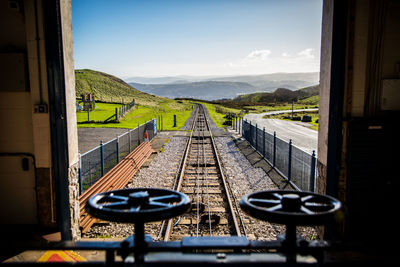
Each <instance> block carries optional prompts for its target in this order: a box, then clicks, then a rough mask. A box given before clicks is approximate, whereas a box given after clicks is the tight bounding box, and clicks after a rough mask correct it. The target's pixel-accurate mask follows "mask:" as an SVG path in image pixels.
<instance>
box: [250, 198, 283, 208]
mask: <svg viewBox="0 0 400 267" xmlns="http://www.w3.org/2000/svg"><path fill="white" fill-rule="evenodd" d="M249 202H250V203H251V204H254V205H257V206H267V207H268V206H271V205H277V204H280V203H281V201H280V200H277V199H256V198H252V199H249Z"/></svg>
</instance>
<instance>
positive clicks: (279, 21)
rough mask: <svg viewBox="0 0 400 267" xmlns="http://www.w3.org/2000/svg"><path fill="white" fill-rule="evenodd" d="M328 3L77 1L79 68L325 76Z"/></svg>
mask: <svg viewBox="0 0 400 267" xmlns="http://www.w3.org/2000/svg"><path fill="white" fill-rule="evenodd" d="M321 17H322V0H275V1H269V0H210V1H209V0H201V1H192V0H181V1H177V0H176V1H174V0H159V1H156V0H142V1H128V0H126V1H122V0H112V1H111V0H108V1H102V0H72V23H73V34H74V58H75V68H77V69H78V68H90V69H95V70H100V71H104V72H107V73H110V74H114V75H117V76H118V77H121V78H125V77H129V76H174V75H240V74H264V73H273V72H310V71H319V56H320V43H321V41H320V39H321Z"/></svg>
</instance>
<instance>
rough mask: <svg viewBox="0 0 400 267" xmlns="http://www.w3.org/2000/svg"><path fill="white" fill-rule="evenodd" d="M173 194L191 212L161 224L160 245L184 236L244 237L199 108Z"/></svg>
mask: <svg viewBox="0 0 400 267" xmlns="http://www.w3.org/2000/svg"><path fill="white" fill-rule="evenodd" d="M174 190H177V191H180V192H183V193H185V194H186V195H188V196H189V198H190V199H191V201H192V209H191V210H190V212H188V213H186V214H184V215H182V216H180V217H178V218H174V219H170V220H169V221H164V222H163V224H162V227H161V231H160V235H159V236H160V237H163V240H164V241H169V240H181V239H182V238H183V237H185V236H198V237H200V236H243V235H246V232H245V228H244V225H243V222H242V219H241V216H240V212H239V207H237V206H236V205H235V204H234V203H236V201H235V199H234V196H233V194H232V192H231V189H230V185H229V183H228V181H227V180H226V179H225V176H224V173H223V169H222V167H221V163H220V160H219V157H218V152H217V149H216V146H215V143H214V140H213V136H212V132H211V131H210V127H209V122H208V119H207V116H206V114H205V112H204V107H203V106H202V105H197V106H196V111H195V114H194V119H193V124H192V131H191V135H190V138H189V140H188V142H187V147H186V150H185V153H184V156H183V158H182V161H181V166H180V169H179V173H178V175H177V177H176V181H175V185H174Z"/></svg>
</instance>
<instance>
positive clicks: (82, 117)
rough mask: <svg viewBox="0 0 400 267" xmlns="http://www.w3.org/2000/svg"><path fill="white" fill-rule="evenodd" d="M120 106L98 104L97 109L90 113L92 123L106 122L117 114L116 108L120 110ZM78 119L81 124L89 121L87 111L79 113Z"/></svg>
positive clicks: (77, 114)
mask: <svg viewBox="0 0 400 267" xmlns="http://www.w3.org/2000/svg"><path fill="white" fill-rule="evenodd" d="M120 107H122V105H120V104H108V103H96V109H95V110H94V111H91V112H90V121H98V122H100V121H104V120H106V119H107V118H109V117H110V116H111V115H113V114H115V108H120ZM76 119H77V121H78V123H79V122H86V121H88V113H87V111H77V112H76Z"/></svg>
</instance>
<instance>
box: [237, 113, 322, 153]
mask: <svg viewBox="0 0 400 267" xmlns="http://www.w3.org/2000/svg"><path fill="white" fill-rule="evenodd" d="M315 110H318V109H304V110H302V109H297V110H294V111H295V112H296V111H315ZM290 112H292V111H291V110H280V111H270V112H266V113H260V114H248V115H246V116H245V117H244V118H245V119H247V121H251V123H252V124H253V125H254V124H256V123H257V127H258V128H261V129H262V128H263V127H265V131H266V132H268V133H270V134H273V133H274V131H276V136H277V137H279V138H280V139H282V140H285V141H287V142H289V139H292V142H293V145H295V146H297V147H298V148H300V149H302V150H304V151H306V152H308V153H310V154H311V153H312V151H313V150H315V152H317V147H318V132H317V131H315V130H312V129H310V128H308V127H307V125H309V124H308V123H303V122H292V121H284V120H279V119H263V118H262V117H263V116H265V115H274V114H281V113H290Z"/></svg>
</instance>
